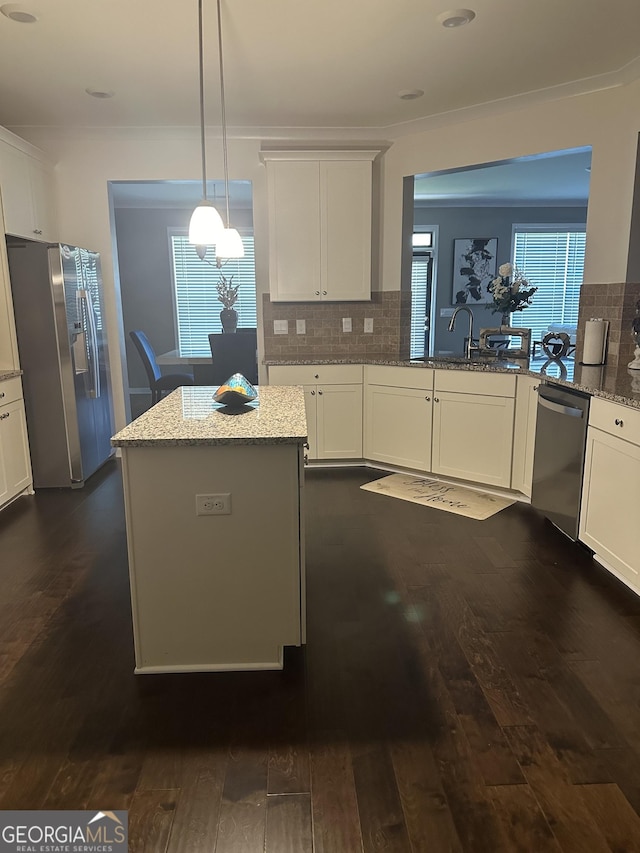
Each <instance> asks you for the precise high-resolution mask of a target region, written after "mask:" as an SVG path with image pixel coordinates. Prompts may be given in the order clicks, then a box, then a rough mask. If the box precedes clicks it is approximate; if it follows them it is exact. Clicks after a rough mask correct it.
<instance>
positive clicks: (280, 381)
mask: <svg viewBox="0 0 640 853" xmlns="http://www.w3.org/2000/svg"><path fill="white" fill-rule="evenodd" d="M269 382H270V384H271V385H302V386H303V387H304V399H305V407H306V414H307V430H308V433H309V438H308V443H309V450H308V453H307V456H308V458H309V459H362V366H361V365H354V364H350V365H334V364H331V365H313V364H311V365H282V366H279V365H277V366H272V367H270V368H269Z"/></svg>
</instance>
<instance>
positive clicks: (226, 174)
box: [200, 0, 229, 228]
mask: <svg viewBox="0 0 640 853" xmlns="http://www.w3.org/2000/svg"><path fill="white" fill-rule="evenodd" d="M200 3H202V0H200ZM217 9H218V61H219V63H220V111H221V114H222V156H223V162H224V195H225V199H226V209H227V228H229V163H228V159H227V111H226V106H225V100H224V63H223V61H222V12H221V10H220V0H217Z"/></svg>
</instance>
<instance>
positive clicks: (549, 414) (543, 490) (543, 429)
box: [531, 384, 591, 541]
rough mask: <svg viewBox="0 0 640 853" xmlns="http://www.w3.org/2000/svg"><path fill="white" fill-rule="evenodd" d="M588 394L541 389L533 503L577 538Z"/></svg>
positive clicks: (555, 387)
mask: <svg viewBox="0 0 640 853" xmlns="http://www.w3.org/2000/svg"><path fill="white" fill-rule="evenodd" d="M590 399H591V398H590V397H589V395H588V394H583V393H581V392H580V391H574V390H573V389H571V388H566V387H563V386H560V385H553V384H547V385H545V384H541V385H540V386H539V388H538V420H537V425H536V443H535V450H534V457H533V486H532V491H531V504H532V506H534V507H535V508H536V509H538V510H540V512H541V513H542V514H543V515H545V516H546V517H547V518H548V519H549V520H550V521H552V522H553V523H554V524H555V525H556V527H558V528H559V529H560V530H562V532H563V533H566V535H567V536H568V537H569V538H570V539H573V540H574V541H575V540H576V539H577V538H578V521H579V516H580V499H581V496H582V472H583V468H584V456H585V447H586V441H587V422H588V420H589V402H590Z"/></svg>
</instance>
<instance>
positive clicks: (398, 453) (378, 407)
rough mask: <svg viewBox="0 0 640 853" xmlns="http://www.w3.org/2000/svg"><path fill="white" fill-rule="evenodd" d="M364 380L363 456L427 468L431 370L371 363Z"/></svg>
mask: <svg viewBox="0 0 640 853" xmlns="http://www.w3.org/2000/svg"><path fill="white" fill-rule="evenodd" d="M365 380H366V390H365V421H364V423H365V426H364V456H365V459H370V460H371V461H373V462H385V463H387V464H388V465H397V466H398V467H400V468H412V469H414V470H416V471H430V470H431V417H432V406H433V403H432V397H433V390H432V389H433V371H432V370H429V369H426V368H407V367H383V366H371V367H366V368H365Z"/></svg>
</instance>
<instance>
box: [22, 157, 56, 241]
mask: <svg viewBox="0 0 640 853" xmlns="http://www.w3.org/2000/svg"><path fill="white" fill-rule="evenodd" d="M29 180H30V185H31V200H32V204H33V214H32V217H33V218H32V221H33V234H34V237H35V238H36V239H37V240H46V241H48V242H54V241H55V240H57V229H56V227H55V215H54V210H53V188H52V172H51V168H50V167H49V166H48V165H47V164H46V163H43V162H42V161H41V160H36V159H35V157H29Z"/></svg>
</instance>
